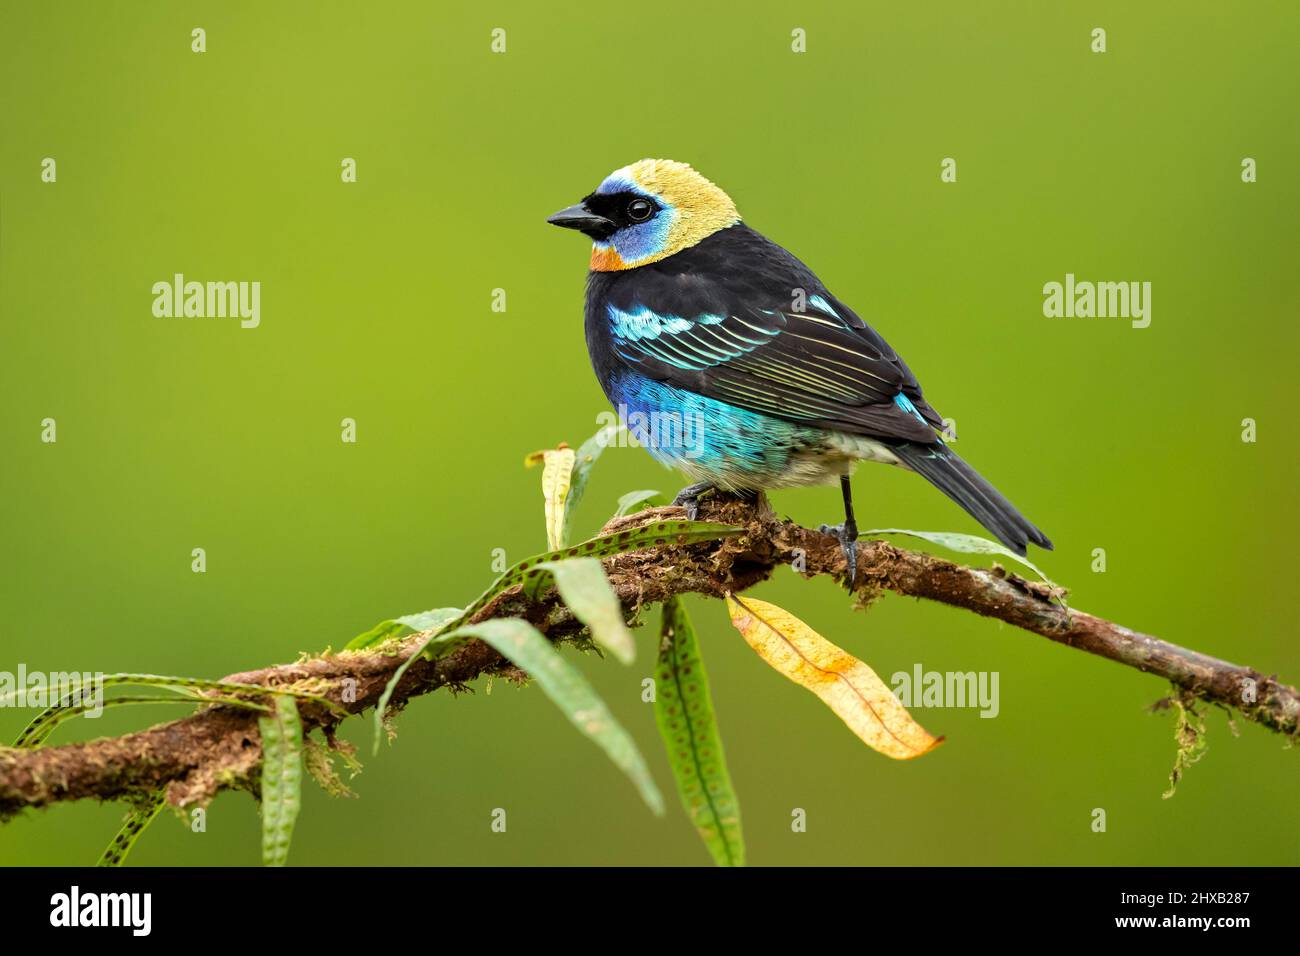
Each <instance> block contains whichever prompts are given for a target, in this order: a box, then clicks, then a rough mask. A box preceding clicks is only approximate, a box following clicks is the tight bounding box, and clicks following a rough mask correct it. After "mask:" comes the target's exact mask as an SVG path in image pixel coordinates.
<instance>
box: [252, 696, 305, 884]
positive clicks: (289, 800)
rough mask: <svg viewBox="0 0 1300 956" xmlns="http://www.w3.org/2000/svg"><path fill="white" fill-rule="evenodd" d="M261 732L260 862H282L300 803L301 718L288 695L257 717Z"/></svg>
mask: <svg viewBox="0 0 1300 956" xmlns="http://www.w3.org/2000/svg"><path fill="white" fill-rule="evenodd" d="M257 726H258V729H259V730H260V731H261V732H262V863H263V865H265V866H284V864H285V862H286V861H287V860H288V859H289V843H290V841H291V840H292V839H293V824H294V821H296V820H297V819H298V810H299V809H300V808H301V806H302V720H301V719H300V718H299V717H298V705H297V704H296V703H295V702H294V699H293V698H292V697H288V696H279V695H277V696H276V698H275V710H274V711H273V712H272V713H271V714H270V715H269V716H266V717H259V718H258V720H257Z"/></svg>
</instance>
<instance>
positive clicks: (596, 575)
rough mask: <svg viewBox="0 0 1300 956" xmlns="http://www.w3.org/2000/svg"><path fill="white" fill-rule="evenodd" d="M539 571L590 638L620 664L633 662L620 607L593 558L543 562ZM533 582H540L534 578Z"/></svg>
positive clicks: (632, 646) (629, 636) (629, 634)
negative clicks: (589, 632)
mask: <svg viewBox="0 0 1300 956" xmlns="http://www.w3.org/2000/svg"><path fill="white" fill-rule="evenodd" d="M537 570H538V571H539V572H544V573H546V574H549V575H550V577H551V578H552V579H553V580H554V581H555V589H556V590H557V591H559V592H560V599H561V600H562V601H564V603H565V604H566V605H568V607H569V610H570V611H572V612H573V616H574V617H576V618H577V619H578V620H579V621H581V622H582V623H583V624H585V625H587V627H588V628H589V629H590V630H591V637H592V640H594V641H595V642H596V643H597V644H599V645H600V646H601V647H604V648H606V649H607V650H608V651H609V652H610V653H611V654H613V655H614V657H615V659H616V660H618V661H619V662H620V663H622V664H631V663H632V662H633V661H634V660H636V641H635V640H633V638H632V632H631V631H629V630H628V628H627V624H626V623H625V622H624V620H623V605H622V603H621V602H620V601H619V599H618V595H617V594H615V593H614V589H613V588H612V587H610V584H609V578H607V577H605V569H604V567H602V566H601V563H600V561H599V560H598V559H596V558H569V559H568V560H567V561H543V562H542V563H541V564H539V565H537ZM534 580H535V581H540V580H542V577H541V575H538V577H537V578H535V579H534Z"/></svg>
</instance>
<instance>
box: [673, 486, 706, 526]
mask: <svg viewBox="0 0 1300 956" xmlns="http://www.w3.org/2000/svg"><path fill="white" fill-rule="evenodd" d="M710 491H717V488H716V487H715V486H713V485H711V484H709V482H707V481H697V482H695V484H693V485H687V486H686V487H685V488H683V489H682V490H681V491H679V492H677V497H676V498H674V499H673V504H675V505H678V506H679V507H681V508H683V509H685V511H686V518H687V520H688V521H694V520H695V519H696V518H698V517H699V515H700V498H701V497H702V496H703V495H704V494H705V493H707V492H710Z"/></svg>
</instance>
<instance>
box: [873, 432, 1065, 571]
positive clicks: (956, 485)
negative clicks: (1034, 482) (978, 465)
mask: <svg viewBox="0 0 1300 956" xmlns="http://www.w3.org/2000/svg"><path fill="white" fill-rule="evenodd" d="M893 451H894V454H896V455H898V457H899V458H900V459H902V461H903V464H904V465H906V466H907V467H908V468H910V469H912V471H915V472H916V473H917V474H919V475H921V476H922V477H923V478H925V480H926V481H928V482H930V484H932V485H934V486H935V487H936V488H938V489H939V490H940V491H942V492H943V493H944V494H945V495H947V496H948V497H949V498H951V499H952V500H953V501H955V502H957V504H959V505H961V506H962V507H963V508H965V509H966V511H967V513H969V514H970V516H971V517H972V518H974V519H975V520H976V521H978V522H979V523H980V524H982V525H983V526H984V527H985V528H987V529H988V530H989V531H990V532H992V533H993V535H994V536H996V537H997V539H998V540H999V541H1001V542H1002V543H1003V544H1005V545H1006V546H1007V547H1008V548H1010V549H1011V550H1012V551H1015V552H1016V553H1017V554H1024V553H1025V548H1026V546H1027V545H1028V544H1029V542H1031V541H1032V542H1033V543H1034V544H1036V545H1038V546H1039V547H1040V548H1046V549H1047V550H1048V551H1050V550H1052V542H1050V541H1048V540H1047V535H1045V534H1043V532H1041V531H1039V530H1038V529H1037V528H1035V527H1034V526H1033V525H1032V524H1030V523H1029V521H1028V520H1026V518H1025V516H1024V515H1022V514H1021V513H1020V512H1019V511H1017V510H1016V509H1015V506H1014V505H1013V504H1011V502H1009V501H1007V499H1006V498H1003V497H1002V495H1001V494H1000V493H999V492H998V490H997V489H996V488H994V487H993V486H992V485H990V484H989V483H988V482H987V481H985V480H984V479H983V478H981V477H980V475H979V472H977V471H976V470H975V469H974V468H972V467H971V466H970V465H968V464H966V462H964V461H962V460H961V459H960V458H958V457H957V455H956V454H954V453H953V452H952V451H951V450H950V449H949V448H948V447H947V446H946V445H918V444H913V443H911V442H907V443H905V444H901V445H895V446H893Z"/></svg>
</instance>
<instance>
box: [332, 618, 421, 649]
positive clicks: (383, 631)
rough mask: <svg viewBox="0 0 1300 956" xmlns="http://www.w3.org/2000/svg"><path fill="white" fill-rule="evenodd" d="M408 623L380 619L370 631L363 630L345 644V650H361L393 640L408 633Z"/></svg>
mask: <svg viewBox="0 0 1300 956" xmlns="http://www.w3.org/2000/svg"><path fill="white" fill-rule="evenodd" d="M406 630H407V628H406V625H405V624H403V623H402V622H401V621H395V620H391V619H390V620H387V621H380V622H379V623H378V624H376V625H375V626H374V627H372V628H371V629H370V630H368V631H362V632H361V633H360V634H358V635H357V636H356V637H354V638H352V640H350V641H348V642H347V643H346V644H344V645H343V649H344V650H345V651H359V650H363V649H365V648H367V647H375V646H377V645H379V644H382V643H384V641H387V640H391V639H392V638H394V637H397V636H398V635H399V634H405V633H406Z"/></svg>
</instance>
